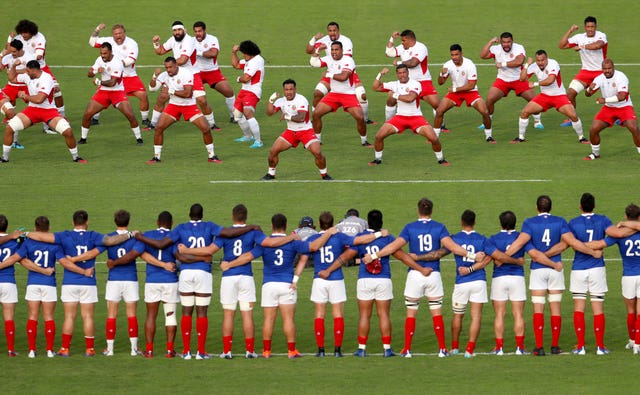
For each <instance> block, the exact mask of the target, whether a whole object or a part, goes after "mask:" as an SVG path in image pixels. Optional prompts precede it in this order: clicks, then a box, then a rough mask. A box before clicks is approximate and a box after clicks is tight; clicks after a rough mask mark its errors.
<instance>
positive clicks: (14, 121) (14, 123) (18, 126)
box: [7, 117, 24, 132]
mask: <svg viewBox="0 0 640 395" xmlns="http://www.w3.org/2000/svg"><path fill="white" fill-rule="evenodd" d="M7 125H8V126H9V127H10V128H11V130H13V131H14V132H19V131H21V130H23V129H24V123H22V119H20V117H13V118H11V119H10V120H9V122H8V123H7Z"/></svg>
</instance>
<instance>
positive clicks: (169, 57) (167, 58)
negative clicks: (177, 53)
mask: <svg viewBox="0 0 640 395" xmlns="http://www.w3.org/2000/svg"><path fill="white" fill-rule="evenodd" d="M164 62H165V63H167V62H171V63H176V58H174V57H173V56H167V57H166V58H165V60H164Z"/></svg>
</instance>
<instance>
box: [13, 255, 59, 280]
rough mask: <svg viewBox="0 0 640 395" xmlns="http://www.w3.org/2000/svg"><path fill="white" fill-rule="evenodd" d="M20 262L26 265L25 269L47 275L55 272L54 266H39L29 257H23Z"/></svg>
mask: <svg viewBox="0 0 640 395" xmlns="http://www.w3.org/2000/svg"><path fill="white" fill-rule="evenodd" d="M20 264H21V265H22V267H24V268H25V269H27V270H29V271H31V272H35V273H40V274H44V275H45V276H51V275H52V274H53V273H55V269H54V268H52V267H41V266H38V265H36V264H35V263H34V262H33V261H32V260H31V259H29V258H23V259H21V260H20Z"/></svg>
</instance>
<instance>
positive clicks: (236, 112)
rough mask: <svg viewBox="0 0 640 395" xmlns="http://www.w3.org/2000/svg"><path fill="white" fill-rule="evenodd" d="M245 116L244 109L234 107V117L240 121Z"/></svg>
mask: <svg viewBox="0 0 640 395" xmlns="http://www.w3.org/2000/svg"><path fill="white" fill-rule="evenodd" d="M243 117H244V114H243V113H242V111H240V110H238V109H237V108H235V107H234V108H233V119H234V120H235V121H236V122H238V121H240V120H241V119H242V118H243Z"/></svg>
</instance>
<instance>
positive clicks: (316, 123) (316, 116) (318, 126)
mask: <svg viewBox="0 0 640 395" xmlns="http://www.w3.org/2000/svg"><path fill="white" fill-rule="evenodd" d="M313 106H314V109H313V114H312V115H311V123H312V125H313V131H314V133H315V134H316V136H318V140H320V142H322V137H321V134H322V117H323V116H325V115H326V114H327V113H330V112H332V111H335V110H334V109H333V108H332V107H331V106H329V105H328V104H325V103H317V104H314V105H313Z"/></svg>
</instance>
